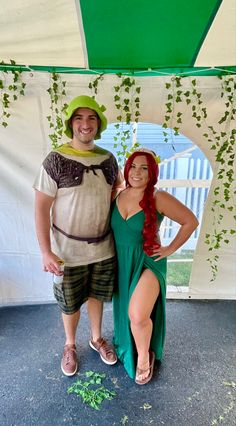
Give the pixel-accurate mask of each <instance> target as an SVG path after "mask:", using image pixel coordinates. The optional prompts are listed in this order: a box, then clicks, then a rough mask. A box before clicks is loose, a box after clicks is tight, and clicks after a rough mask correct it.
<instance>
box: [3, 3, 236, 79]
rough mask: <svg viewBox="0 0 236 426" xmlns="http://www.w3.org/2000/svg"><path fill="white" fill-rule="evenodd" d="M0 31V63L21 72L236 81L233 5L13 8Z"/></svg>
mask: <svg viewBox="0 0 236 426" xmlns="http://www.w3.org/2000/svg"><path fill="white" fill-rule="evenodd" d="M0 27H1V38H0V60H3V61H4V63H5V64H10V60H14V61H15V62H16V64H17V65H21V66H22V69H23V70H30V68H31V69H40V70H50V71H51V70H52V69H53V70H55V71H57V72H76V73H84V72H102V73H118V72H121V71H122V72H131V73H133V74H134V75H138V73H143V75H151V74H152V75H155V73H156V72H159V73H167V74H171V73H183V72H187V73H189V72H194V71H197V72H200V73H201V72H205V73H206V75H215V73H216V68H222V67H223V69H227V70H228V71H229V72H235V73H236V2H235V0H192V1H191V2H187V1H185V0H179V1H178V2H176V0H169V1H165V0H146V1H145V2H144V1H143V0H129V1H128V2H127V1H126V0H120V1H119V2H111V1H109V0H100V1H99V2H94V1H92V0H80V1H79V0H77V1H73V0H55V1H53V2H48V1H47V0H41V1H40V2H36V3H35V2H32V1H30V0H12V1H11V2H3V4H2V5H1V11H0ZM35 67H36V68H35ZM37 67H45V68H37ZM202 67H203V69H202ZM212 67H213V68H215V69H212ZM218 72H220V70H218Z"/></svg>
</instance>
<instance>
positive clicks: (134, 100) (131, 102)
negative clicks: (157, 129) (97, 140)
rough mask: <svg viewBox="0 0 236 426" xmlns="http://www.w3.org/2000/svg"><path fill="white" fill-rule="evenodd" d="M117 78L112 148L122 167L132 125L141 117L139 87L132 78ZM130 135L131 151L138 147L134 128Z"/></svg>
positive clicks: (120, 76)
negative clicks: (115, 115)
mask: <svg viewBox="0 0 236 426" xmlns="http://www.w3.org/2000/svg"><path fill="white" fill-rule="evenodd" d="M117 77H118V78H119V79H120V84H117V85H115V86H114V91H115V95H114V102H115V107H116V109H117V110H118V115H117V117H116V120H117V123H116V124H115V128H116V134H115V136H114V148H115V149H117V158H118V163H119V164H120V166H123V164H124V161H125V158H126V155H127V153H128V151H130V149H129V147H128V143H129V141H130V139H131V126H132V123H138V121H139V117H140V115H141V114H140V112H139V109H140V97H139V95H140V92H141V87H140V86H137V85H136V81H135V79H134V78H131V77H126V76H122V75H121V74H117ZM128 126H129V127H128ZM127 127H128V128H127ZM132 133H133V134H132V136H133V142H132V148H131V151H132V150H134V149H135V148H137V147H138V146H139V143H138V142H137V140H136V127H133V129H132Z"/></svg>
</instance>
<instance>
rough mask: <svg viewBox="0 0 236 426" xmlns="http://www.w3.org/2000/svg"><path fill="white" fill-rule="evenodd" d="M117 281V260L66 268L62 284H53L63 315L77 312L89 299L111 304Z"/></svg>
mask: <svg viewBox="0 0 236 426" xmlns="http://www.w3.org/2000/svg"><path fill="white" fill-rule="evenodd" d="M115 279H116V258H115V257H112V258H110V259H106V260H102V261H101V262H95V263H91V264H90V265H81V266H74V267H65V271H64V278H63V282H62V284H55V283H54V284H53V291H54V296H55V298H56V300H57V303H58V305H59V307H60V309H61V310H62V312H63V313H65V314H68V315H71V314H74V313H75V312H77V311H78V310H79V309H80V307H81V306H82V305H83V303H84V302H86V301H87V300H88V298H89V297H94V298H95V299H98V300H101V301H102V302H110V301H111V299H112V295H113V289H114V285H115Z"/></svg>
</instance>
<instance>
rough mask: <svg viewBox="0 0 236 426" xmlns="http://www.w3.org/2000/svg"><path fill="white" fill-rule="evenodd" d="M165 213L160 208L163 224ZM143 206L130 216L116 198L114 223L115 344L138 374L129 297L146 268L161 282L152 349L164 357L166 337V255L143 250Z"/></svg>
mask: <svg viewBox="0 0 236 426" xmlns="http://www.w3.org/2000/svg"><path fill="white" fill-rule="evenodd" d="M162 219H163V216H162V215H161V214H160V213H158V212H157V221H158V223H159V224H160V223H161V221H162ZM143 224H144V212H143V210H141V211H139V212H137V213H136V214H134V215H133V216H131V217H130V218H128V219H127V220H125V219H123V217H122V216H121V214H120V212H119V210H118V207H117V204H116V200H115V201H114V202H113V206H112V215H111V227H112V230H113V234H114V239H115V245H116V251H117V258H118V285H117V288H116V289H115V292H114V296H113V315H114V340H113V343H114V346H115V350H116V353H117V356H118V358H119V360H120V361H121V362H122V363H123V364H124V367H125V369H126V371H127V373H128V375H129V376H130V377H131V378H132V379H133V378H134V377H135V371H136V363H137V353H136V349H135V344H134V340H133V336H132V333H131V329H130V321H129V317H128V308H129V301H130V298H131V296H132V293H133V291H134V289H135V287H136V285H137V283H138V280H139V278H140V275H141V273H142V271H143V269H150V270H151V271H152V272H153V273H154V274H155V275H156V277H157V279H158V281H159V283H160V294H159V297H158V299H157V301H156V303H155V306H154V308H153V311H152V315H151V318H152V321H153V332H152V338H151V345H150V347H151V349H152V350H153V351H154V352H155V357H156V359H157V360H161V358H162V353H163V347H164V340H165V303H166V302H165V300H166V263H167V262H166V258H164V259H161V260H160V261H158V262H155V261H154V259H155V258H152V257H149V256H147V255H146V254H145V253H144V251H143V247H142V245H143V240H142V229H143Z"/></svg>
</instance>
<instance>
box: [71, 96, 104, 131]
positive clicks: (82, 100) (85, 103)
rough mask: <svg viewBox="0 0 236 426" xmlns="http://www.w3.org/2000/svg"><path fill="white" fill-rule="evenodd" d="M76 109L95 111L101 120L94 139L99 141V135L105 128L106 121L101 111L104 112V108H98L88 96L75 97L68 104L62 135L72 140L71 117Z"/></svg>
mask: <svg viewBox="0 0 236 426" xmlns="http://www.w3.org/2000/svg"><path fill="white" fill-rule="evenodd" d="M78 108H89V109H92V110H93V111H95V112H96V113H97V115H98V117H99V118H100V120H101V124H100V126H99V128H98V131H97V134H96V136H95V138H94V139H100V138H101V133H102V132H103V131H104V130H105V129H106V127H107V119H106V117H105V115H104V114H103V111H105V109H106V108H105V107H104V106H99V105H98V103H97V102H96V101H95V100H94V99H93V98H91V97H90V96H85V95H82V96H77V97H76V98H74V99H72V101H71V102H70V103H69V105H68V107H67V109H66V117H65V126H64V133H65V135H66V136H68V138H70V139H72V138H73V133H72V128H71V123H70V121H71V117H72V115H73V114H74V112H75V111H76V110H77V109H78Z"/></svg>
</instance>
